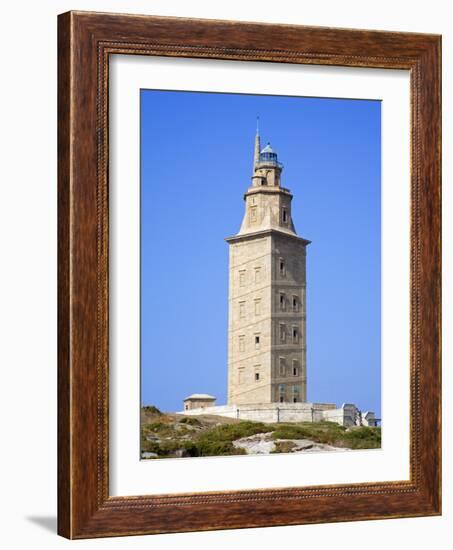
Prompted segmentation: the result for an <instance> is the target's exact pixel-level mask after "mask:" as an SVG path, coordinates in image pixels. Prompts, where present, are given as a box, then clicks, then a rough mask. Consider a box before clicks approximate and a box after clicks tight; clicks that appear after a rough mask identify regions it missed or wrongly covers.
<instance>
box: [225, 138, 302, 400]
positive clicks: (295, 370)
mask: <svg viewBox="0 0 453 550" xmlns="http://www.w3.org/2000/svg"><path fill="white" fill-rule="evenodd" d="M282 170H283V166H282V164H281V163H280V162H279V161H278V158H277V153H276V152H275V151H274V150H273V149H272V147H271V145H270V144H269V143H268V144H267V145H266V146H265V147H264V148H263V149H261V144H260V136H259V132H258V130H257V133H256V137H255V152H254V159H253V172H252V177H251V186H250V187H249V188H248V189H247V192H246V193H245V195H244V201H245V213H244V219H243V221H242V225H241V228H240V231H239V233H238V234H237V235H235V236H234V237H229V238H227V239H226V241H227V242H228V244H229V321H228V404H230V405H232V404H236V405H240V404H258V403H259V404H265V403H275V402H277V403H278V402H280V403H285V402H286V403H288V402H289V403H299V402H305V401H306V398H307V365H306V300H305V296H306V248H307V245H308V244H309V243H310V241H307V240H306V239H303V238H301V237H299V236H298V235H297V234H296V230H295V227H294V223H293V220H292V215H291V201H292V198H293V196H292V194H291V193H290V191H289V189H286V188H284V187H282V185H281V175H282Z"/></svg>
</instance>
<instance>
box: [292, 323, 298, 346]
mask: <svg viewBox="0 0 453 550" xmlns="http://www.w3.org/2000/svg"><path fill="white" fill-rule="evenodd" d="M298 340H299V329H298V328H297V327H293V343H294V344H297V342H298Z"/></svg>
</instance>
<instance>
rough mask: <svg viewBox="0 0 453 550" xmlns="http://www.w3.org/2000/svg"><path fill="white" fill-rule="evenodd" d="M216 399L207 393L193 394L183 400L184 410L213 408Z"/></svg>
mask: <svg viewBox="0 0 453 550" xmlns="http://www.w3.org/2000/svg"><path fill="white" fill-rule="evenodd" d="M215 401H216V398H215V397H214V396H212V395H209V394H207V393H193V394H192V395H189V397H186V398H185V399H184V410H185V411H190V410H191V409H200V408H201V409H203V408H204V407H213V406H214V405H215Z"/></svg>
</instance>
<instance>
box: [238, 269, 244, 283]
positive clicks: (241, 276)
mask: <svg viewBox="0 0 453 550" xmlns="http://www.w3.org/2000/svg"><path fill="white" fill-rule="evenodd" d="M244 285H245V269H243V270H241V271H239V286H244Z"/></svg>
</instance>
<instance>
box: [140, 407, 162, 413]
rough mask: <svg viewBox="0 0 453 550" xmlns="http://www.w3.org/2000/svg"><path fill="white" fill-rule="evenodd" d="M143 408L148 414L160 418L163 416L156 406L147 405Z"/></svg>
mask: <svg viewBox="0 0 453 550" xmlns="http://www.w3.org/2000/svg"><path fill="white" fill-rule="evenodd" d="M142 408H143V410H144V411H145V412H148V413H152V414H157V415H159V416H160V415H161V414H162V412H161V411H160V410H159V409H158V408H157V407H155V406H154V405H146V406H145V407H142Z"/></svg>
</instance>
